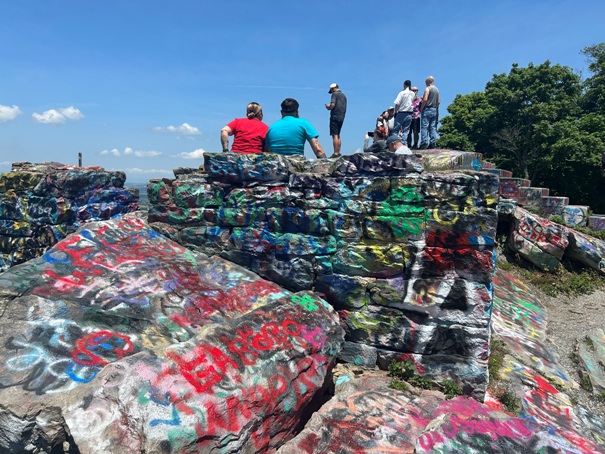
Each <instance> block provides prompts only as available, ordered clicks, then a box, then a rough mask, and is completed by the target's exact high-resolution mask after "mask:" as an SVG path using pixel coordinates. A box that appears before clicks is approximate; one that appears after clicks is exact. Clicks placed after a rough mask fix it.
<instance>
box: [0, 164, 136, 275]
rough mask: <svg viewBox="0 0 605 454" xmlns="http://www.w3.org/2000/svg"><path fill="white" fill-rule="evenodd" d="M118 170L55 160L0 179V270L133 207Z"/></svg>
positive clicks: (19, 168)
mask: <svg viewBox="0 0 605 454" xmlns="http://www.w3.org/2000/svg"><path fill="white" fill-rule="evenodd" d="M125 180H126V175H125V174H124V172H115V171H107V170H104V169H103V168H102V167H75V166H65V165H63V164H59V163H55V162H46V163H41V164H31V163H28V162H18V163H14V164H13V166H12V170H11V171H10V172H5V173H3V174H1V175H0V271H4V270H5V269H7V268H9V267H11V266H13V265H16V264H19V263H23V262H25V261H27V260H29V259H31V258H34V257H39V256H40V255H42V254H43V253H44V252H45V251H46V250H47V249H48V248H49V247H51V246H53V245H54V244H56V243H57V242H58V241H59V240H61V239H63V238H65V237H66V236H67V235H68V234H70V233H72V232H74V231H75V230H76V229H77V228H78V227H79V226H81V225H82V224H84V223H86V222H89V221H93V220H103V219H109V218H111V217H113V216H116V215H119V214H123V213H128V212H132V211H136V210H137V209H138V199H139V195H138V190H135V189H127V188H124V182H125Z"/></svg>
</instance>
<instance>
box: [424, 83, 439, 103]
mask: <svg viewBox="0 0 605 454" xmlns="http://www.w3.org/2000/svg"><path fill="white" fill-rule="evenodd" d="M438 99H439V90H438V89H437V87H435V86H434V85H431V86H430V87H429V95H428V97H427V100H426V105H425V106H424V107H439V106H438V105H437V100H438Z"/></svg>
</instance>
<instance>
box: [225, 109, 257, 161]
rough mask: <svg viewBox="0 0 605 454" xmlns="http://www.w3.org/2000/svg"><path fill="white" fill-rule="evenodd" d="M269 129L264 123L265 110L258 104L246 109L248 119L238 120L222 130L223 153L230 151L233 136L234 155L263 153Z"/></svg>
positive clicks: (232, 148) (232, 147) (232, 149)
mask: <svg viewBox="0 0 605 454" xmlns="http://www.w3.org/2000/svg"><path fill="white" fill-rule="evenodd" d="M267 129H269V127H268V126H267V125H266V124H265V123H263V108H262V107H261V106H260V104H259V103H257V102H251V103H250V104H248V106H247V107H246V118H236V119H235V120H233V121H231V122H229V123H227V126H225V127H224V128H223V129H221V144H222V145H223V151H225V152H227V151H229V136H233V145H232V146H231V151H232V152H233V153H244V154H249V153H261V152H262V151H263V147H264V146H265V136H266V135H267Z"/></svg>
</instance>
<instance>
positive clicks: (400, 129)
mask: <svg viewBox="0 0 605 454" xmlns="http://www.w3.org/2000/svg"><path fill="white" fill-rule="evenodd" d="M411 86H412V82H411V81H410V80H406V81H405V82H404V83H403V90H402V91H400V92H399V94H398V95H397V98H395V101H394V103H395V112H397V113H396V114H395V129H394V130H393V133H394V134H397V135H399V137H407V136H408V133H409V132H410V125H411V124H412V111H413V110H414V106H413V103H414V99H415V98H416V94H415V93H414V92H413V91H412V90H410V87H411Z"/></svg>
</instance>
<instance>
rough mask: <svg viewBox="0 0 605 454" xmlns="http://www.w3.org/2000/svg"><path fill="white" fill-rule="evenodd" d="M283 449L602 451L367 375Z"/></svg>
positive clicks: (467, 402)
mask: <svg viewBox="0 0 605 454" xmlns="http://www.w3.org/2000/svg"><path fill="white" fill-rule="evenodd" d="M277 452H278V453H279V454H299V453H308V454H319V453H325V454H328V453H335V452H355V453H359V454H365V453H388V452H393V453H394V452H397V453H427V454H428V453H435V452H448V453H449V452H451V453H455V452H468V453H487V452H489V453H502V454H510V453H520V452H527V453H530V452H531V453H536V452H559V453H577V454H580V453H588V452H592V453H600V452H602V451H601V450H600V449H599V447H598V446H597V445H595V444H594V443H591V442H590V441H588V440H584V439H582V438H581V437H579V436H578V435H577V434H575V433H567V432H565V431H561V430H553V429H552V428H551V427H550V426H548V425H546V424H542V423H540V422H535V421H530V420H528V419H524V418H521V417H515V416H513V415H510V414H508V413H506V412H504V411H501V410H498V409H494V408H491V407H490V406H488V405H485V404H482V403H479V402H477V401H475V400H473V399H469V398H465V397H456V398H453V399H451V400H446V399H445V398H444V396H443V394H441V393H439V392H435V391H418V390H414V389H413V388H411V389H410V390H409V391H397V390H394V389H391V388H389V387H388V380H387V379H384V378H380V377H375V376H371V377H363V378H359V379H354V380H352V381H350V382H348V383H346V384H345V385H343V386H342V387H341V389H340V391H339V392H338V394H337V395H336V396H335V397H334V398H333V399H332V400H331V401H330V402H328V403H327V404H326V405H324V406H323V407H322V408H321V410H320V411H319V412H317V413H315V414H314V415H313V416H312V418H311V419H310V420H309V422H308V423H307V425H306V426H305V429H304V430H303V431H302V432H301V433H300V434H299V435H298V436H297V437H296V438H294V439H293V440H291V441H290V442H288V443H287V444H286V445H284V446H283V447H282V448H280V449H279V450H278V451H277Z"/></svg>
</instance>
